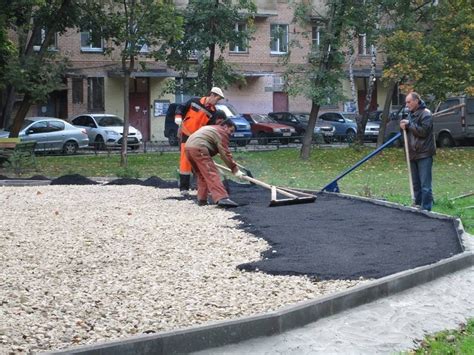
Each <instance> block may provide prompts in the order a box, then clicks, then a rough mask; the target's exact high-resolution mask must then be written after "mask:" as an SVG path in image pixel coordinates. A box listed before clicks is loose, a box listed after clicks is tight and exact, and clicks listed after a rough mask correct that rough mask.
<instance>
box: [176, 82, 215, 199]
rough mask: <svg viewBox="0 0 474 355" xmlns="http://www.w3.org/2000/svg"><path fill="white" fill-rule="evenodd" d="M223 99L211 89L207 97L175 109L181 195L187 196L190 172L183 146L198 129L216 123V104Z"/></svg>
mask: <svg viewBox="0 0 474 355" xmlns="http://www.w3.org/2000/svg"><path fill="white" fill-rule="evenodd" d="M223 98H224V94H223V92H222V90H221V89H220V88H218V87H213V88H212V89H211V91H210V92H209V95H208V96H204V97H201V98H200V99H199V98H193V99H190V100H188V102H186V103H185V104H184V105H181V106H178V107H177V108H176V113H175V122H176V124H178V125H179V126H180V129H179V138H180V141H181V147H180V148H181V154H180V158H179V159H180V160H179V190H180V192H181V194H182V195H188V194H189V188H190V183H191V171H192V167H191V163H190V162H189V160H188V158H187V157H186V153H185V150H184V145H185V144H186V141H187V140H188V137H189V136H190V135H191V134H193V133H194V132H196V131H197V130H198V129H199V128H201V127H203V126H206V125H212V124H216V123H218V122H217V115H216V112H217V111H216V104H217V102H219V100H222V99H223Z"/></svg>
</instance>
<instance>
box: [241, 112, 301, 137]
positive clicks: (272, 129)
mask: <svg viewBox="0 0 474 355" xmlns="http://www.w3.org/2000/svg"><path fill="white" fill-rule="evenodd" d="M243 116H244V118H245V119H246V120H247V121H248V122H249V123H250V128H251V130H252V134H253V136H254V137H255V138H257V139H258V144H267V143H268V142H269V141H273V140H277V141H280V142H281V143H284V144H286V143H289V142H290V140H291V139H292V137H295V136H296V130H295V129H294V128H293V127H290V126H287V125H284V124H281V123H278V122H276V121H275V120H273V119H272V118H271V117H270V116H268V115H265V114H257V113H244V114H243Z"/></svg>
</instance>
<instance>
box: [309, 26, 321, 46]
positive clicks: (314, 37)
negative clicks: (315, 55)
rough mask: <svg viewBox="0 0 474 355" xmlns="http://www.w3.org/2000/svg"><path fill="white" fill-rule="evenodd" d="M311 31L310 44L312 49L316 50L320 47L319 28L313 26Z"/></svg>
mask: <svg viewBox="0 0 474 355" xmlns="http://www.w3.org/2000/svg"><path fill="white" fill-rule="evenodd" d="M311 30H312V32H311V43H312V44H313V48H318V47H319V46H320V45H321V28H320V27H319V26H313V27H312V28H311Z"/></svg>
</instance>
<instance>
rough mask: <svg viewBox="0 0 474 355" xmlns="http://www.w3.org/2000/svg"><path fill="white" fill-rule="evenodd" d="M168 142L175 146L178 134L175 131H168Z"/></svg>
mask: <svg viewBox="0 0 474 355" xmlns="http://www.w3.org/2000/svg"><path fill="white" fill-rule="evenodd" d="M168 143H169V144H170V146H172V147H176V146H177V145H178V135H177V133H176V131H174V130H172V131H170V132H169V133H168Z"/></svg>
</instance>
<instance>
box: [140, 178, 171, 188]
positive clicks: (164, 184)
mask: <svg viewBox="0 0 474 355" xmlns="http://www.w3.org/2000/svg"><path fill="white" fill-rule="evenodd" d="M142 185H143V186H151V187H157V188H160V189H175V188H178V182H177V181H176V180H174V181H170V180H163V179H161V178H159V177H157V176H151V177H149V178H148V179H146V180H145V181H143V183H142Z"/></svg>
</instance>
